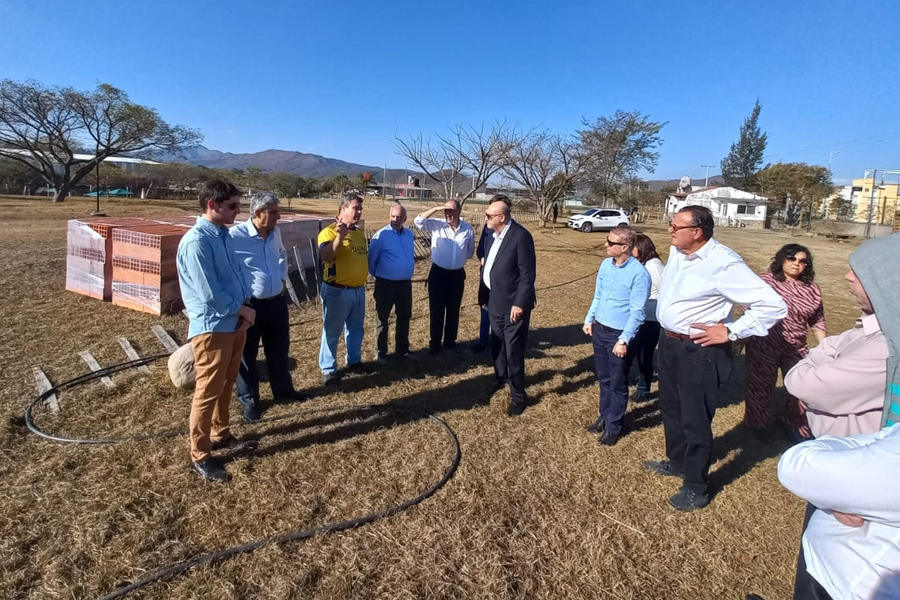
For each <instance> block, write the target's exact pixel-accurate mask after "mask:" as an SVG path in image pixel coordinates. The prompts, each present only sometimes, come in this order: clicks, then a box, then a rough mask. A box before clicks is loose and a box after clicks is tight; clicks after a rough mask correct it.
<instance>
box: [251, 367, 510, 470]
mask: <svg viewBox="0 0 900 600" xmlns="http://www.w3.org/2000/svg"><path fill="white" fill-rule="evenodd" d="M373 377H375V375H368V376H361V377H358V378H354V379H353V380H351V382H352V383H354V384H356V385H359V386H361V387H360V389H370V388H371V387H372V386H371V385H366V384H365V383H364V381H365V380H370V379H371V378H373ZM493 382H494V376H493V375H478V376H475V377H472V378H469V379H463V380H460V381H458V382H457V383H454V384H452V385H449V386H445V387H442V388H440V389H435V390H427V391H424V392H421V393H416V394H411V395H408V396H402V397H400V398H396V399H394V400H390V401H388V402H385V403H384V404H380V405H367V406H358V407H346V408H339V409H335V411H334V412H329V413H327V414H324V415H318V416H314V417H310V418H306V419H303V418H300V419H299V420H292V421H291V422H290V423H284V424H277V425H276V424H273V425H270V426H268V427H266V428H265V429H263V430H262V431H260V432H259V436H260V438H265V437H267V436H271V435H285V434H290V433H300V435H299V436H297V437H294V438H292V439H289V440H285V441H283V442H280V443H277V444H274V445H272V446H270V447H266V448H262V449H260V450H258V451H256V452H254V456H257V457H260V456H268V455H272V454H278V453H280V452H286V451H290V450H295V449H300V448H304V447H306V446H310V445H313V444H325V443H334V442H337V441H341V440H346V439H350V438H353V437H356V436H358V435H364V434H367V433H371V432H373V431H377V430H379V429H385V428H390V427H396V426H398V425H404V424H407V423H412V422H416V421H419V420H422V419H426V418H428V417H429V416H430V415H432V414H435V413H444V412H448V411H452V410H468V409H471V408H474V407H477V406H485V405H487V404H488V403H489V402H490V400H491V395H492V394H491V392H492V389H493V388H492V385H493ZM348 387H349V386H348V385H347V384H344V386H343V388H342V389H343V390H344V391H345V392H350V393H352V392H353V390H352V389H348ZM329 425H332V426H334V427H333V428H331V429H329V430H327V431H314V432H309V433H303V430H305V429H311V428H316V427H323V426H329Z"/></svg>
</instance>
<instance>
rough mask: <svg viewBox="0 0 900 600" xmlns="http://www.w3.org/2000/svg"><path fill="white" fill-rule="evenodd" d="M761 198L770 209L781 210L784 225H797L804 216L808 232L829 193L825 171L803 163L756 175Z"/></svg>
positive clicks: (771, 167)
mask: <svg viewBox="0 0 900 600" xmlns="http://www.w3.org/2000/svg"><path fill="white" fill-rule="evenodd" d="M759 182H760V187H761V191H762V195H763V196H765V197H767V198H768V199H769V209H770V210H771V209H773V208H774V209H775V210H783V211H784V220H785V224H786V225H792V226H793V225H799V224H800V222H801V221H802V219H803V215H804V213H805V214H806V222H807V229H810V228H811V224H812V217H813V215H814V214H815V213H816V212H817V211H818V209H820V208H821V205H822V201H823V200H824V199H825V198H826V197H827V196H828V195H829V194H831V192H832V189H833V186H832V183H831V173H830V172H829V171H828V169H827V168H826V167H820V166H817V165H808V164H806V163H776V164H774V165H769V166H767V167H766V168H765V169H763V170H762V171H760V172H759Z"/></svg>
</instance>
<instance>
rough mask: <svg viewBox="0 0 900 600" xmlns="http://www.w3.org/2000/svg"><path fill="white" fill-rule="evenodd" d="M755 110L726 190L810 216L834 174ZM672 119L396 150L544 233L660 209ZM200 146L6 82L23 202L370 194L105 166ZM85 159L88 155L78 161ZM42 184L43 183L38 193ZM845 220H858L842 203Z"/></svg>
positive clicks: (10, 141)
mask: <svg viewBox="0 0 900 600" xmlns="http://www.w3.org/2000/svg"><path fill="white" fill-rule="evenodd" d="M761 109H762V107H761V105H760V103H759V101H757V102H756V103H755V105H754V107H753V110H752V111H751V113H750V116H748V117H747V119H746V120H745V121H744V123H743V124H742V126H741V128H740V133H739V138H738V140H737V141H736V142H735V143H734V144H732V146H731V148H730V150H729V152H728V154H727V155H726V156H725V157H724V158H723V159H722V161H721V167H722V177H723V179H724V181H725V184H726V185H733V186H735V187H738V188H740V189H742V190H745V191H750V192H756V193H759V194H761V195H764V196H766V197H768V198H769V199H770V205H771V209H773V210H776V211H781V212H782V213H783V214H784V216H785V221H786V222H787V223H788V224H796V222H798V221H799V220H800V219H801V218H802V215H803V214H805V215H807V217H808V219H811V218H812V215H813V214H814V212H816V211H817V210H818V208H817V207H818V206H819V205H820V204H821V200H822V198H824V197H826V196H828V195H829V194H830V193H831V192H832V190H833V186H832V182H831V173H830V172H828V169H826V168H824V167H820V166H816V165H807V164H805V163H777V164H767V165H765V166H763V158H764V155H765V148H766V144H767V141H768V138H767V134H765V133H764V132H762V131H761V129H760V127H759V116H760V112H761ZM665 125H666V123H665V122H661V121H654V120H652V119H651V118H650V117H649V116H648V115H645V114H642V113H641V112H639V111H637V110H632V111H623V110H617V111H615V112H614V113H613V114H612V115H609V116H601V117H597V118H596V119H593V120H588V119H583V120H582V122H581V127H580V128H578V129H576V130H574V131H571V132H563V133H560V132H553V131H549V130H546V129H541V128H538V127H535V128H531V129H528V128H522V127H520V126H518V125H510V124H508V123H506V122H498V123H495V124H493V125H492V126H490V127H485V126H473V125H466V124H462V125H456V126H454V127H451V128H449V129H448V130H447V131H446V132H441V133H434V134H432V135H430V136H425V135H424V134H418V135H415V136H411V137H408V138H399V137H398V138H396V139H395V140H394V143H395V148H396V152H397V154H398V155H399V156H401V157H403V158H404V159H406V160H407V161H408V162H409V163H411V164H412V165H414V166H415V167H417V168H419V169H420V170H421V171H422V172H423V173H424V174H425V178H426V182H430V184H431V187H434V188H437V189H436V193H435V195H436V196H440V197H443V198H456V199H458V200H460V202H461V203H462V204H464V203H465V202H466V200H468V199H469V198H471V197H472V196H473V195H474V194H475V193H476V192H477V191H478V190H479V189H483V188H484V187H486V186H487V185H488V184H489V183H491V182H495V181H496V180H497V178H498V177H503V178H505V179H508V180H510V181H512V182H513V184H514V185H515V186H516V187H518V188H519V189H521V190H523V192H524V195H525V196H526V197H527V198H528V199H529V200H530V201H531V202H532V203H533V205H534V206H535V207H536V209H537V213H538V217H539V219H540V221H541V223H542V224H544V223H546V221H548V220H549V219H550V218H551V216H552V210H553V206H554V205H559V204H560V203H561V202H562V201H563V200H564V199H565V198H566V197H567V196H569V195H572V194H574V193H575V192H576V191H578V192H579V193H580V194H581V195H582V196H584V197H586V198H587V199H588V200H589V201H592V202H593V203H596V204H603V205H617V206H620V207H624V208H630V207H631V206H638V205H646V204H647V203H657V202H659V201H660V200H661V198H662V196H661V195H660V194H654V193H651V192H650V191H649V190H648V189H647V184H646V183H645V182H643V181H642V180H641V179H640V177H639V176H640V175H643V174H648V173H653V172H654V171H655V168H656V165H657V161H658V159H659V152H658V149H659V147H660V145H661V144H662V141H663V140H662V137H661V131H662V129H663V127H664V126H665ZM201 140H202V136H201V135H200V133H199V132H198V131H197V130H195V129H191V128H189V127H185V126H182V125H171V124H169V123H166V122H165V121H164V120H163V119H162V118H161V117H160V116H159V115H158V114H157V113H156V111H155V110H154V109H152V108H149V107H146V106H141V105H139V104H135V103H133V102H131V100H130V99H129V97H128V95H127V94H126V93H125V92H123V91H122V90H119V89H118V88H115V87H113V86H111V85H109V84H105V83H101V84H99V85H98V86H97V88H96V89H95V90H93V91H88V92H83V91H78V90H74V89H72V88H58V87H50V86H45V85H43V84H41V83H38V82H35V81H27V82H15V81H11V80H8V79H7V80H2V81H0V191H3V192H6V193H14V192H15V191H16V190H21V189H22V188H24V187H25V186H27V185H32V186H35V184H43V186H44V187H45V188H47V189H52V190H53V192H54V194H55V195H54V199H55V200H56V201H61V200H63V199H64V198H65V197H66V196H67V195H68V194H69V193H71V192H72V191H73V190H76V186H77V185H78V184H79V183H81V182H82V181H89V180H91V177H89V175H90V176H92V178H93V183H92V185H93V186H95V187H96V186H97V185H98V183H99V187H101V188H102V187H106V188H107V189H108V188H115V187H127V188H129V189H130V190H132V192H133V193H134V194H135V195H136V196H142V197H145V196H151V195H152V196H155V197H169V196H176V197H178V196H187V195H191V194H192V192H193V190H194V189H195V188H196V184H197V183H198V182H199V181H202V180H204V179H208V178H211V177H217V176H225V177H229V178H231V179H233V180H235V181H236V182H237V183H239V184H240V185H241V186H242V187H245V188H248V189H266V190H271V191H274V192H276V193H278V194H279V195H281V196H283V197H297V196H311V195H318V194H323V193H325V194H327V193H333V192H340V191H344V190H347V189H359V190H363V189H365V188H366V186H367V184H368V183H369V182H370V179H371V176H370V174H366V173H363V174H358V175H356V176H353V177H348V176H346V175H335V176H332V177H324V178H318V179H310V178H304V177H300V176H298V175H294V174H292V173H272V172H264V171H262V170H261V169H259V168H256V167H248V168H247V169H243V170H230V171H222V170H217V169H209V168H206V167H196V166H191V165H186V164H180V163H169V164H156V165H149V164H140V165H133V166H131V167H129V168H128V169H122V168H120V167H118V166H116V165H115V164H112V163H109V162H104V159H106V158H110V157H115V156H123V155H125V156H148V155H149V156H151V157H152V156H154V155H158V154H159V153H162V152H177V151H178V150H179V149H180V148H183V147H185V146H189V145H194V144H197V143H199V142H200V141H201ZM79 155H80V156H79ZM35 187H36V186H35ZM835 205H836V210H835V212H837V213H841V212H844V213H846V212H848V210H847V209H848V208H849V207H842V206H841V205H840V202H838V201H835Z"/></svg>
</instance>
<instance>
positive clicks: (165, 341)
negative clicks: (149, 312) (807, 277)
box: [150, 325, 178, 353]
mask: <svg viewBox="0 0 900 600" xmlns="http://www.w3.org/2000/svg"><path fill="white" fill-rule="evenodd" d="M150 330H151V331H153V335H155V336H156V339H158V340H159V343H160V344H162V345H163V347H164V348H165V349H166V351H167V352H169V353H171V352H175V351H176V350H178V344H176V343H175V340H173V339H172V336H171V335H169V332H167V331H166V330H165V329H163V328H162V325H154V326H152V327H151V328H150Z"/></svg>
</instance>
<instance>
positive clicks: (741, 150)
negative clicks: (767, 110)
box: [721, 100, 767, 192]
mask: <svg viewBox="0 0 900 600" xmlns="http://www.w3.org/2000/svg"><path fill="white" fill-rule="evenodd" d="M760 110H762V106H761V105H760V104H759V100H757V101H756V103H755V104H754V105H753V110H752V111H751V112H750V116H749V117H747V118H746V119H745V120H744V124H743V125H741V133H740V137H739V138H738V141H737V142H735V143H733V144H731V150H729V151H728V154H727V155H726V156H725V158H723V159H722V163H721V167H722V179H724V180H725V185H729V186H733V187H736V188H738V189H741V190H744V191H748V192H758V191H759V189H760V188H759V178H758V177H757V174H758V173H759V170H760V167H762V161H763V154H764V153H765V151H766V141H767V134H765V133H763V132H762V131H761V130H760V128H759V112H760Z"/></svg>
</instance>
